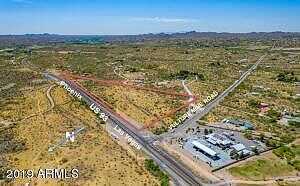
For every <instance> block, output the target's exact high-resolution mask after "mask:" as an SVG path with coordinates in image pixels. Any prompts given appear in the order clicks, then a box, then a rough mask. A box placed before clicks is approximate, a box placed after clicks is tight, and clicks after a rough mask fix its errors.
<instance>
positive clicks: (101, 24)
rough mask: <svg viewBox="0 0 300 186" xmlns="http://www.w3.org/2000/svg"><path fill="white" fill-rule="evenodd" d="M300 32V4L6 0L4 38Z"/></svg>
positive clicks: (295, 0) (297, 0)
mask: <svg viewBox="0 0 300 186" xmlns="http://www.w3.org/2000/svg"><path fill="white" fill-rule="evenodd" d="M191 30H196V31H216V32H252V31H296V32H300V0H122V1H121V0H0V34H24V33H57V34H139V33H150V32H152V33H158V32H182V31H191Z"/></svg>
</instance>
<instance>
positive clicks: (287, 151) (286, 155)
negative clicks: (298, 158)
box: [273, 146, 295, 160]
mask: <svg viewBox="0 0 300 186" xmlns="http://www.w3.org/2000/svg"><path fill="white" fill-rule="evenodd" d="M273 153H274V154H275V155H276V156H278V157H280V158H281V159H286V160H292V159H294V158H295V153H294V152H293V150H292V149H291V148H290V147H288V146H282V147H279V148H278V149H275V150H273Z"/></svg>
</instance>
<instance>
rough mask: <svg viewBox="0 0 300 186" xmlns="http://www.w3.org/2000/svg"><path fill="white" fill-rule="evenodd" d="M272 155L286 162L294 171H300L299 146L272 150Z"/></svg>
mask: <svg viewBox="0 0 300 186" xmlns="http://www.w3.org/2000/svg"><path fill="white" fill-rule="evenodd" d="M273 153H274V154H275V155H276V156H278V157H279V158H281V159H284V160H286V161H287V163H288V164H290V165H292V166H293V167H294V168H295V169H296V170H298V171H299V170H300V145H292V146H291V147H288V146H282V147H279V148H278V149H275V150H273Z"/></svg>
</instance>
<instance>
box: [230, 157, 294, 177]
mask: <svg viewBox="0 0 300 186" xmlns="http://www.w3.org/2000/svg"><path fill="white" fill-rule="evenodd" d="M293 170H294V169H293V167H292V166H291V165H289V164H287V163H285V162H281V161H271V160H266V159H259V160H256V161H251V162H247V163H246V164H244V165H242V166H238V167H233V168H230V169H229V171H230V172H231V174H233V175H234V176H239V177H244V178H246V179H249V180H264V179H267V178H270V177H276V176H282V175H286V174H288V173H289V172H292V171H293Z"/></svg>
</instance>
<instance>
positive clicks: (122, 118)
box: [69, 80, 141, 131]
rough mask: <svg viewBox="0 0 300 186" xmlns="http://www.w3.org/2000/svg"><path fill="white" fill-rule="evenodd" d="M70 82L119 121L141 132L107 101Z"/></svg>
mask: <svg viewBox="0 0 300 186" xmlns="http://www.w3.org/2000/svg"><path fill="white" fill-rule="evenodd" d="M69 82H71V84H73V85H74V86H76V87H78V88H80V89H81V90H82V91H83V92H84V93H85V94H86V95H88V96H90V97H91V98H93V99H94V100H95V101H96V102H97V103H98V104H99V103H101V105H102V106H104V107H105V108H106V109H107V110H108V111H109V112H110V113H113V114H114V115H115V116H117V117H118V118H119V119H121V120H123V121H125V123H126V124H129V125H130V126H129V127H132V128H134V129H135V130H138V131H140V130H141V129H139V128H137V127H136V126H134V125H132V124H131V122H130V121H128V120H127V119H125V118H124V117H122V116H121V115H120V114H118V113H117V112H115V111H114V110H113V107H112V106H111V105H110V104H108V103H107V102H106V101H104V100H103V99H101V98H99V97H97V96H96V95H94V94H93V93H91V92H89V91H88V90H87V89H86V88H84V87H83V86H82V85H80V84H79V83H77V82H75V81H72V80H69Z"/></svg>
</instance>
